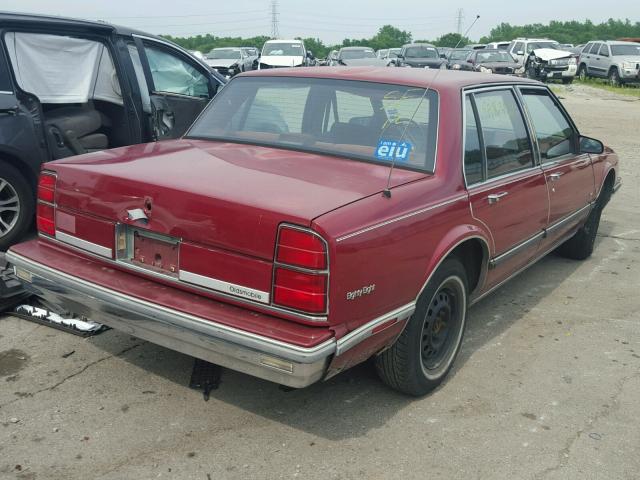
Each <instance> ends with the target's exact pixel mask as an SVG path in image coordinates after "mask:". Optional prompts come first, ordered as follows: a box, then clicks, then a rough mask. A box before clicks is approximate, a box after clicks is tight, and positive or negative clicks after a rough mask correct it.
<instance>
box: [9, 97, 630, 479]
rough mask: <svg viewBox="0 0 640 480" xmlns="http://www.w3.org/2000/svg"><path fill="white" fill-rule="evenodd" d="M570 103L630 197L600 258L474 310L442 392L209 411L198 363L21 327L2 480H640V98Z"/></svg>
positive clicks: (131, 342)
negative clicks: (195, 368) (610, 151)
mask: <svg viewBox="0 0 640 480" xmlns="http://www.w3.org/2000/svg"><path fill="white" fill-rule="evenodd" d="M557 91H559V92H560V95H561V96H562V97H563V101H564V102H565V104H566V106H567V107H568V109H569V110H570V111H571V113H572V114H573V115H574V118H575V119H576V121H577V123H578V125H579V126H580V128H581V130H582V132H583V133H584V134H587V135H591V136H594V137H596V138H602V139H605V140H606V142H607V143H609V144H610V145H611V146H613V147H614V148H615V149H616V150H617V151H618V153H619V154H620V156H621V158H622V162H623V163H622V173H623V175H624V182H625V183H624V186H623V188H622V190H621V191H620V192H619V193H618V194H617V195H616V196H615V197H614V199H613V200H612V202H611V204H610V205H609V207H608V208H607V209H606V210H605V214H604V217H603V224H602V225H601V232H600V236H599V239H598V243H597V247H596V252H595V254H594V255H593V257H592V258H591V259H590V260H588V261H586V262H574V261H568V260H564V259H561V258H559V257H557V256H554V255H551V256H549V257H548V258H546V259H544V260H542V261H541V262H539V263H538V264H537V265H536V266H534V267H532V268H531V269H530V270H528V271H527V272H525V273H524V274H522V275H521V276H519V277H518V278H517V279H515V280H514V281H513V282H511V283H510V284H508V285H507V286H505V287H504V288H502V289H501V290H500V291H499V292H498V293H497V294H494V295H493V296H491V297H489V298H488V299H486V300H484V301H483V302H481V303H480V304H479V305H477V306H475V307H474V308H472V310H471V311H470V327H469V329H468V331H467V336H466V340H465V343H464V346H463V350H462V353H461V356H460V357H459V358H458V361H457V364H456V365H457V366H456V370H455V371H454V372H453V375H452V376H451V377H450V379H449V381H448V382H447V383H446V384H445V385H444V386H443V387H442V388H440V389H439V390H438V391H437V392H435V393H433V394H432V395H430V396H428V397H426V398H423V399H420V400H415V399H409V398H406V397H402V396H400V395H398V394H396V393H394V392H392V391H390V390H388V389H387V388H385V387H384V386H383V385H382V384H381V383H380V382H379V381H378V380H377V379H376V377H375V374H374V372H373V370H372V368H371V367H370V366H369V365H364V366H361V367H359V368H356V369H354V370H352V371H349V372H347V373H345V374H342V375H339V376H338V377H336V378H334V379H332V380H330V381H328V382H326V383H322V384H318V385H315V386H313V387H311V388H308V389H306V390H302V391H293V392H284V391H281V390H279V389H278V388H277V387H276V386H275V385H272V384H269V383H267V382H263V381H260V380H256V379H254V378H251V377H248V376H245V375H241V374H237V373H233V372H225V374H224V377H223V382H224V383H223V385H222V386H221V388H220V390H218V391H216V392H214V394H213V396H212V398H211V400H210V401H209V402H204V401H203V398H202V394H201V393H198V392H195V391H192V390H189V389H188V388H187V383H188V381H189V374H190V369H191V364H192V362H191V359H190V358H188V357H185V356H183V355H180V354H178V353H175V352H172V351H169V350H166V349H163V348H160V347H157V346H154V345H152V344H148V343H144V342H141V341H139V340H136V339H134V338H131V337H129V336H127V335H125V334H122V333H118V332H115V331H109V332H106V333H104V334H101V335H99V336H97V337H94V338H91V339H89V340H82V339H80V338H78V337H75V336H72V335H68V334H65V333H60V332H57V331H55V330H52V329H49V328H47V327H43V326H37V325H36V324H33V323H29V322H26V321H22V320H18V319H15V318H11V317H5V318H1V319H0V478H23V479H27V478H29V479H36V478H38V479H75V478H82V479H87V478H92V479H123V478H136V479H147V478H176V479H191V478H193V479H203V480H207V479H220V478H237V479H247V478H267V479H272V478H296V477H297V478H322V479H328V478H341V479H351V478H367V479H369V478H405V479H409V478H420V479H423V478H427V477H431V478H465V479H471V478H490V479H502V478H504V479H528V478H532V479H542V478H550V479H553V478H555V479H573V478H576V479H577V478H580V479H585V478H616V479H622V478H629V479H630V478H638V476H639V475H640V456H638V446H639V445H640V420H639V419H640V402H639V401H638V399H639V398H640V335H638V334H639V332H640V326H639V322H640V296H639V291H640V271H639V269H640V209H639V207H640V187H639V185H640V164H639V163H638V162H639V161H640V140H639V138H640V135H639V134H640V101H638V100H635V99H633V98H629V97H618V96H615V95H614V94H610V93H607V92H602V91H600V90H595V89H593V88H590V87H584V86H579V87H568V88H567V87H562V86H560V87H558V88H557ZM70 352H73V353H72V354H71V355H69V353H70Z"/></svg>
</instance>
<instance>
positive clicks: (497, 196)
mask: <svg viewBox="0 0 640 480" xmlns="http://www.w3.org/2000/svg"><path fill="white" fill-rule="evenodd" d="M507 195H509V192H500V193H492V194H491V195H489V196H487V200H489V204H490V205H493V204H494V203H498V202H499V201H500V199H501V198H502V197H505V196H507Z"/></svg>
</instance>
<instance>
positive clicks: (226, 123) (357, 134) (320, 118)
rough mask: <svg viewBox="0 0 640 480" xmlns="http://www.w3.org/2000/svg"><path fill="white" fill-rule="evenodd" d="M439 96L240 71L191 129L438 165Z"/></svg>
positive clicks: (422, 166) (196, 133)
mask: <svg viewBox="0 0 640 480" xmlns="http://www.w3.org/2000/svg"><path fill="white" fill-rule="evenodd" d="M437 122H438V96H437V94H436V93H435V92H434V91H432V90H428V91H425V89H423V88H414V87H406V86H400V85H389V84H381V83H372V82H362V81H349V80H333V79H323V78H295V77H279V78H276V77H239V78H236V79H234V80H233V81H232V82H230V83H229V84H228V85H227V86H226V87H225V88H224V89H222V90H221V91H220V93H219V94H218V95H217V96H216V97H215V98H214V100H213V101H212V102H211V103H210V104H209V106H208V107H207V109H206V110H205V112H204V113H203V114H202V115H201V116H200V118H199V119H198V120H197V121H196V123H195V124H194V126H193V127H192V128H191V130H190V131H189V132H188V134H187V136H188V137H197V138H207V139H211V140H223V141H231V142H233V141H239V142H243V143H251V144H257V145H266V146H275V147H281V148H289V149H293V150H300V151H309V152H317V153H325V154H330V155H338V156H344V157H349V158H354V159H359V160H365V161H370V162H375V163H387V164H388V163H391V162H392V161H393V162H394V163H395V164H396V165H397V166H398V167H406V168H410V169H416V170H424V171H433V168H434V165H435V146H436V137H437V135H436V133H437V128H438V126H437Z"/></svg>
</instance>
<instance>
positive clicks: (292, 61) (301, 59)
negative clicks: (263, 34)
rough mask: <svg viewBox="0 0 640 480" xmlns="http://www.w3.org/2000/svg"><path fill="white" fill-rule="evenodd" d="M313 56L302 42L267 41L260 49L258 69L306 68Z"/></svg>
mask: <svg viewBox="0 0 640 480" xmlns="http://www.w3.org/2000/svg"><path fill="white" fill-rule="evenodd" d="M312 62H313V54H312V53H311V52H310V51H307V49H306V48H305V46H304V42H303V41H302V40H269V41H267V42H265V44H264V46H263V47H262V55H261V56H260V62H259V64H258V69H259V70H263V69H265V68H279V67H308V66H309V65H311V64H312Z"/></svg>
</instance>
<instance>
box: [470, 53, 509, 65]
mask: <svg viewBox="0 0 640 480" xmlns="http://www.w3.org/2000/svg"><path fill="white" fill-rule="evenodd" d="M476 62H477V63H489V62H513V57H512V56H511V55H509V54H508V53H507V52H503V51H496V52H479V53H478V54H477V55H476Z"/></svg>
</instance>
